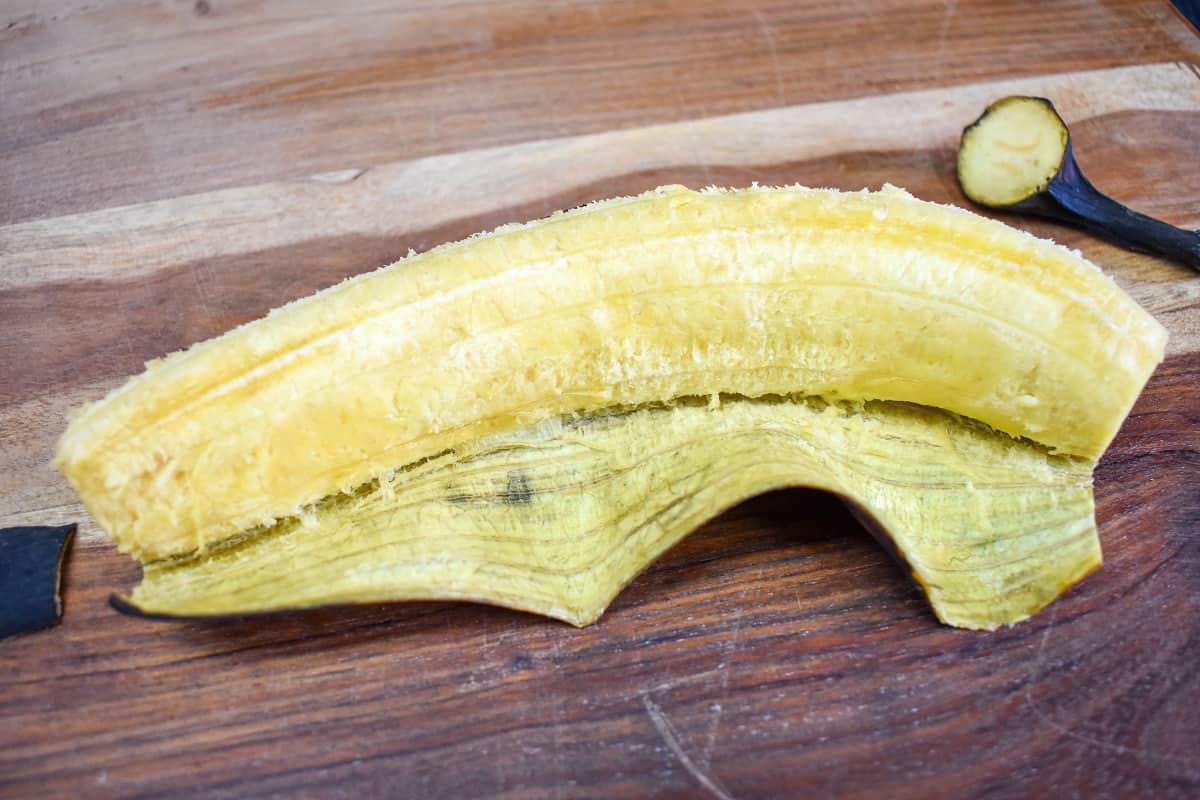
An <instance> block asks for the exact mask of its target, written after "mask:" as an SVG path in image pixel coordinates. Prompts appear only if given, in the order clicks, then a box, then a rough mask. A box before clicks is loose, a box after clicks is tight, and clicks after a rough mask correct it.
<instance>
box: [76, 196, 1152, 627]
mask: <svg viewBox="0 0 1200 800" xmlns="http://www.w3.org/2000/svg"><path fill="white" fill-rule="evenodd" d="M1165 344H1166V333H1165V331H1164V330H1163V328H1162V327H1161V326H1160V325H1159V324H1158V323H1157V322H1155V321H1154V320H1153V318H1151V317H1150V316H1149V315H1148V314H1147V313H1146V312H1145V311H1143V310H1142V309H1141V308H1140V307H1139V306H1138V305H1137V304H1136V303H1135V302H1134V301H1133V300H1132V299H1131V298H1129V297H1128V296H1127V295H1126V294H1125V293H1124V292H1122V291H1121V290H1120V289H1119V288H1118V287H1117V286H1116V285H1115V284H1114V283H1113V282H1112V281H1111V280H1110V279H1108V278H1107V277H1106V276H1105V275H1103V274H1102V273H1101V272H1100V270H1099V269H1097V268H1096V267H1095V266H1094V265H1092V264H1090V263H1089V262H1087V261H1085V260H1084V259H1082V258H1081V257H1079V256H1078V255H1077V254H1075V253H1072V252H1070V251H1068V250H1066V249H1064V248H1061V247H1058V246H1057V245H1054V244H1052V243H1049V242H1045V241H1041V240H1038V239H1035V238H1033V237H1031V236H1029V235H1028V234H1025V233H1022V232H1019V231H1016V230H1014V229H1012V228H1009V227H1007V226H1005V225H1002V224H1000V223H997V222H993V221H990V220H986V219H984V218H981V217H978V216H976V215H973V214H971V213H969V212H967V211H964V210H962V209H957V208H953V207H949V206H941V205H936V204H932V203H926V202H922V201H919V200H916V199H915V198H913V197H911V196H910V195H908V194H907V193H905V192H903V191H902V190H899V189H896V188H894V187H885V188H884V190H882V191H880V192H874V193H871V192H858V193H841V192H836V191H829V190H813V189H806V188H802V187H786V188H758V187H755V188H752V189H745V190H737V191H724V190H705V191H703V192H693V191H689V190H687V189H685V188H683V187H677V186H671V187H663V188H660V189H657V190H654V191H652V192H649V193H646V194H644V195H641V196H638V197H631V198H619V199H615V200H609V201H603V202H599V203H594V204H592V205H588V206H584V207H582V208H579V209H575V210H572V211H569V212H565V213H559V214H555V215H554V216H552V217H549V218H547V219H543V220H539V221H537V222H533V223H529V224H527V225H511V226H506V227H503V228H500V229H498V230H496V231H494V232H492V233H490V234H487V235H481V236H477V237H473V238H471V239H467V240H465V241H462V242H458V243H454V244H450V245H446V246H443V247H439V248H436V249H434V250H431V251H429V252H427V253H423V254H419V255H410V256H409V257H408V258H406V259H404V260H402V261H400V262H397V263H396V264H393V265H391V266H389V267H385V268H383V269H381V270H378V271H376V272H373V273H370V274H367V275H363V276H360V277H357V278H354V279H351V280H349V281H346V282H344V283H342V284H340V285H338V286H335V287H332V288H330V289H328V290H325V291H323V292H320V293H318V294H317V295H314V296H313V297H310V298H307V299H304V300H301V301H298V302H295V303H291V304H289V305H286V306H283V307H281V308H279V309H276V310H275V311H273V312H272V313H271V314H269V315H268V316H267V317H265V318H263V319H261V320H258V321H256V322H253V323H251V324H248V325H245V326H243V327H241V328H238V329H235V330H233V331H230V332H229V333H227V334H225V335H224V336H221V337H218V338H216V339H213V340H210V341H207V342H203V343H200V344H198V345H195V346H193V347H192V348H190V349H189V350H187V351H184V352H181V353H176V354H173V355H171V356H169V357H167V358H165V359H163V360H160V361H157V362H152V363H151V364H148V365H147V370H146V371H145V372H144V373H143V374H142V375H140V376H137V377H135V378H133V379H131V380H130V381H129V382H128V383H127V384H126V385H124V386H123V387H121V388H119V389H117V390H115V391H114V392H112V393H111V394H110V395H109V396H108V397H107V398H105V399H104V400H102V401H100V402H98V403H95V404H92V405H90V406H87V407H85V408H83V409H81V410H80V411H78V412H77V413H75V414H74V416H73V417H72V419H71V422H70V425H69V426H68V429H67V431H66V433H65V434H64V435H63V437H62V439H61V440H60V442H59V447H58V453H57V458H56V464H57V466H58V467H59V468H60V469H61V470H62V471H63V473H64V474H65V475H66V476H67V478H68V480H69V481H70V483H71V485H72V486H73V487H74V488H75V490H76V491H77V492H78V493H79V495H80V497H81V498H82V499H83V501H84V503H85V504H86V505H87V508H88V510H89V511H90V512H91V514H92V516H93V517H95V519H96V520H97V522H98V523H99V524H100V527H101V528H102V529H103V530H104V531H105V532H106V533H108V535H110V536H111V537H112V538H113V539H114V540H115V541H116V542H117V543H118V545H119V546H120V547H121V548H122V549H123V550H125V551H128V552H131V553H133V554H134V555H135V556H137V557H138V558H139V559H140V560H142V561H143V562H144V564H145V578H144V581H143V583H142V585H141V586H139V587H138V588H137V589H136V590H135V592H134V593H133V595H132V597H131V598H130V599H129V600H128V601H125V602H126V603H127V604H128V605H131V606H132V607H134V608H137V609H139V610H141V611H144V612H146V613H153V614H163V615H178V616H209V615H224V614H240V613H245V612H252V611H267V610H273V609H280V608H290V607H297V606H309V605H320V604H326V603H338V602H360V601H373V600H388V599H418V598H440V599H447V598H461V599H469V600H476V601H481V602H488V603H495V604H499V605H505V606H510V607H514V608H520V609H526V610H530V611H534V612H538V613H542V614H546V615H549V616H553V617H557V618H560V619H563V620H566V621H568V622H572V623H574V624H579V625H583V624H587V623H589V622H592V621H594V620H595V619H596V618H597V617H598V616H599V614H600V613H601V612H602V611H603V610H604V608H605V607H606V606H607V604H608V603H609V601H610V600H611V599H612V598H613V596H614V595H615V594H616V593H617V592H618V591H619V590H620V589H621V587H622V586H624V585H625V584H626V583H627V582H628V581H629V580H630V579H632V577H633V576H634V575H636V574H637V573H638V572H639V571H641V570H642V569H643V568H644V567H645V566H646V565H647V564H648V563H650V562H651V561H652V560H653V559H654V558H656V557H657V556H658V555H659V554H660V553H661V552H662V551H663V550H664V549H666V548H667V547H670V546H671V544H673V543H674V542H676V541H677V540H678V539H679V538H681V537H682V536H684V535H685V534H686V533H687V532H688V531H690V530H692V529H694V528H695V527H696V526H697V525H699V524H700V523H701V522H703V521H704V520H705V519H707V518H709V517H711V516H713V515H714V514H716V513H718V512H719V511H721V510H722V509H724V508H726V507H728V506H729V505H731V504H733V503H736V502H738V501H739V500H741V499H743V498H745V497H747V496H749V495H752V494H756V493H758V492H761V491H764V490H767V489H770V488H774V487H780V486H787V485H807V486H815V487H819V488H823V489H826V490H829V491H832V492H836V493H838V494H840V495H842V496H844V497H845V498H847V499H848V500H850V501H851V502H852V504H853V505H855V506H856V507H857V508H859V509H861V510H864V511H865V512H866V513H867V514H868V515H869V516H870V517H871V518H872V519H873V520H874V521H875V522H876V523H878V530H879V531H880V533H881V534H882V535H883V536H884V537H885V538H886V539H887V540H888V542H889V543H890V544H891V545H893V546H894V552H896V553H897V554H898V555H899V557H900V558H901V559H902V561H903V562H904V563H905V564H907V566H908V568H909V569H910V570H911V572H912V574H913V576H914V577H915V579H916V580H917V581H918V582H919V583H920V585H921V586H922V588H923V589H924V590H925V593H926V595H927V596H928V598H929V600H930V603H931V605H932V606H933V608H934V611H935V613H936V614H937V615H938V617H939V618H940V619H941V620H943V621H944V622H946V623H948V624H951V625H957V626H961V627H968V628H989V629H990V628H994V627H996V626H998V625H1001V624H1011V623H1014V622H1017V621H1019V620H1021V619H1025V618H1026V617H1028V616H1029V615H1030V614H1032V613H1034V612H1036V611H1037V610H1038V609H1039V608H1041V607H1042V606H1044V605H1045V604H1046V603H1048V602H1050V601H1051V600H1053V599H1054V597H1056V596H1057V595H1058V594H1059V593H1061V592H1062V591H1063V590H1064V589H1065V588H1066V587H1068V586H1070V585H1071V584H1072V583H1074V582H1075V581H1077V580H1079V578H1080V577H1082V576H1083V575H1084V574H1086V573H1087V572H1088V571H1090V570H1091V569H1093V568H1095V567H1096V566H1097V565H1098V564H1099V563H1100V549H1099V544H1098V540H1097V537H1096V531H1095V527H1094V523H1093V515H1092V499H1091V477H1090V476H1091V470H1092V467H1093V465H1094V463H1095V460H1096V459H1097V458H1098V457H1099V455H1100V454H1101V453H1102V452H1103V451H1104V449H1105V448H1106V447H1107V445H1108V443H1109V442H1110V441H1111V439H1112V437H1113V436H1114V435H1115V433H1116V431H1117V429H1118V428H1119V426H1120V424H1121V422H1122V420H1123V419H1124V417H1125V415H1126V414H1127V413H1128V411H1129V409H1130V408H1131V406H1132V405H1133V402H1134V401H1135V400H1136V398H1137V396H1138V394H1139V392H1140V391H1141V389H1142V387H1143V386H1144V384H1145V382H1146V381H1147V380H1148V378H1149V376H1150V374H1151V372H1152V371H1153V369H1154V367H1155V366H1156V365H1157V364H1158V363H1159V361H1160V360H1161V359H1162V355H1163V350H1164V347H1165Z"/></svg>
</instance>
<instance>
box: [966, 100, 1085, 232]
mask: <svg viewBox="0 0 1200 800" xmlns="http://www.w3.org/2000/svg"><path fill="white" fill-rule="evenodd" d="M1069 141H1070V133H1069V132H1068V130H1067V125H1066V123H1065V122H1063V120H1062V117H1060V116H1059V115H1058V112H1057V111H1055V110H1054V105H1053V104H1052V103H1051V102H1050V101H1049V100H1047V99H1046V98H1044V97H1019V96H1014V97H1005V98H1003V99H1001V100H997V101H996V102H994V103H992V104H991V105H990V106H988V107H987V108H986V109H985V110H984V112H983V114H982V115H981V116H980V117H979V119H977V120H975V122H973V123H972V124H971V125H970V126H968V127H967V129H966V130H964V131H963V135H962V142H961V144H960V145H959V149H958V182H959V184H960V185H961V186H962V189H963V192H964V193H965V194H966V195H967V197H969V198H971V200H973V201H975V202H976V203H979V204H980V205H984V206H992V207H997V208H1005V207H1008V206H1014V205H1016V204H1018V203H1020V202H1021V201H1023V200H1027V199H1029V198H1030V197H1033V196H1034V195H1037V194H1040V193H1041V192H1044V191H1045V190H1046V187H1048V186H1049V185H1050V181H1051V180H1053V179H1054V176H1055V175H1057V174H1058V171H1059V169H1060V168H1061V167H1062V163H1063V158H1064V156H1065V155H1066V153H1067V146H1068V143H1069Z"/></svg>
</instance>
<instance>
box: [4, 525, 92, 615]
mask: <svg viewBox="0 0 1200 800" xmlns="http://www.w3.org/2000/svg"><path fill="white" fill-rule="evenodd" d="M74 535H75V526H74V525H62V526H59V527H21V528H4V529H3V530H0V639H4V638H7V637H9V636H14V635H16V634H18V633H28V632H30V631H36V630H40V629H42V628H48V627H50V626H51V625H54V624H56V623H57V622H58V620H59V618H60V617H62V598H61V596H60V595H59V588H60V576H61V573H62V565H63V559H64V558H65V557H66V554H67V550H68V549H70V545H71V539H72V537H73V536H74Z"/></svg>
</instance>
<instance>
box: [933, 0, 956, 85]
mask: <svg viewBox="0 0 1200 800" xmlns="http://www.w3.org/2000/svg"><path fill="white" fill-rule="evenodd" d="M945 6H946V11H945V13H943V14H942V25H941V27H940V28H939V29H938V44H937V64H938V69H939V70H940V69H941V66H942V60H943V59H944V57H945V55H946V41H947V38H948V34H949V33H950V23H952V22H953V21H954V17H955V16H956V15H957V14H958V0H945Z"/></svg>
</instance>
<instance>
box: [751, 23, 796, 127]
mask: <svg viewBox="0 0 1200 800" xmlns="http://www.w3.org/2000/svg"><path fill="white" fill-rule="evenodd" d="M750 14H751V16H753V17H754V28H755V29H756V30H757V31H758V32H759V35H760V36H761V37H762V39H763V41H764V42H765V43H766V45H767V55H768V56H769V57H770V60H771V74H772V76H773V77H774V79H775V102H777V103H778V104H779V105H786V104H787V100H786V98H787V94H786V93H785V92H784V90H783V68H782V65H781V64H780V62H779V50H778V49H777V48H776V47H775V30H774V29H773V28H772V27H771V23H770V22H768V21H767V18H766V17H765V16H763V13H762V11H760V10H759V9H758V7H757V6H755V5H753V4H751V6H750Z"/></svg>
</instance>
